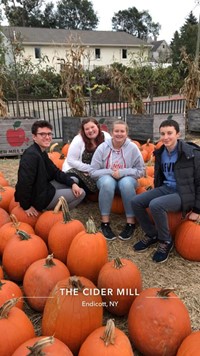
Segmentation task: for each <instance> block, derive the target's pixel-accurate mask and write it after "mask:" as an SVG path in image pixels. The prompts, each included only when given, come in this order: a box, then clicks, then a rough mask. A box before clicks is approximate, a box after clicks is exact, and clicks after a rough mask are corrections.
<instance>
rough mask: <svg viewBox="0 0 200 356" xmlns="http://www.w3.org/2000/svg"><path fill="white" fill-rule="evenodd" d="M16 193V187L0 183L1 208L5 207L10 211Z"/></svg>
mask: <svg viewBox="0 0 200 356" xmlns="http://www.w3.org/2000/svg"><path fill="white" fill-rule="evenodd" d="M14 193H15V189H14V188H13V187H10V186H4V187H2V186H1V185H0V208H3V209H5V210H6V211H7V212H9V204H10V201H11V199H12V198H13V196H14Z"/></svg>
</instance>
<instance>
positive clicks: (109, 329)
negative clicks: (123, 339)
mask: <svg viewBox="0 0 200 356" xmlns="http://www.w3.org/2000/svg"><path fill="white" fill-rule="evenodd" d="M101 339H102V340H103V341H104V344H105V346H108V345H110V344H112V345H114V343H115V342H114V341H115V324H114V321H113V319H109V320H108V321H107V323H106V327H105V330H104V334H103V336H101Z"/></svg>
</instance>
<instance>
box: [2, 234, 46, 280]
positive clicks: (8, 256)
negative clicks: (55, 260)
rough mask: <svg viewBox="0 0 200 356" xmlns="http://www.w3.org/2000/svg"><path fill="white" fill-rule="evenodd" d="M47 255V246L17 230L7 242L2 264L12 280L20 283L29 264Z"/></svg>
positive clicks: (33, 236) (32, 235)
mask: <svg viewBox="0 0 200 356" xmlns="http://www.w3.org/2000/svg"><path fill="white" fill-rule="evenodd" d="M47 255H48V250H47V246H46V244H45V242H44V241H43V240H42V239H41V238H40V237H39V236H37V235H35V234H27V233H26V232H24V231H20V230H19V231H17V233H16V234H15V235H13V237H12V239H10V240H9V241H8V242H7V244H6V246H5V249H4V253H3V259H2V264H3V267H4V269H5V271H6V273H7V274H8V276H9V277H10V278H11V279H12V280H14V281H22V280H23V277H24V274H25V272H26V270H27V268H28V267H29V266H30V265H31V263H33V262H35V261H37V260H39V259H41V258H45V257H46V256H47Z"/></svg>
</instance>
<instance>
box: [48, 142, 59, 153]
mask: <svg viewBox="0 0 200 356" xmlns="http://www.w3.org/2000/svg"><path fill="white" fill-rule="evenodd" d="M56 146H58V142H56V143H53V145H51V146H50V149H49V152H50V153H52V152H53V151H54V148H55V147H56Z"/></svg>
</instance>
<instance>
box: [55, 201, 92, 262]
mask: <svg viewBox="0 0 200 356" xmlns="http://www.w3.org/2000/svg"><path fill="white" fill-rule="evenodd" d="M59 200H60V201H61V202H62V212H63V218H62V220H59V221H57V222H56V223H55V224H54V225H53V226H52V227H51V229H50V231H49V235H48V247H49V251H50V252H51V253H53V255H54V257H55V258H57V259H58V260H60V261H62V262H64V263H66V259H67V255H68V251H69V248H70V245H71V243H72V240H73V239H74V237H75V236H76V235H77V234H78V233H79V232H81V231H85V227H84V225H83V224H82V222H81V221H79V220H75V219H74V220H72V219H71V216H70V212H69V209H68V205H67V202H66V200H65V199H64V198H63V197H60V199H59Z"/></svg>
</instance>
